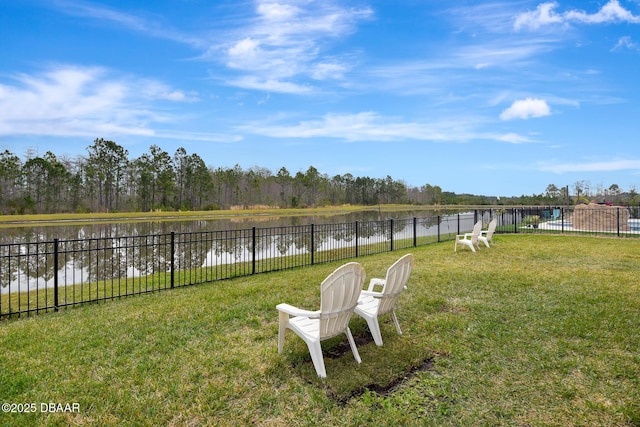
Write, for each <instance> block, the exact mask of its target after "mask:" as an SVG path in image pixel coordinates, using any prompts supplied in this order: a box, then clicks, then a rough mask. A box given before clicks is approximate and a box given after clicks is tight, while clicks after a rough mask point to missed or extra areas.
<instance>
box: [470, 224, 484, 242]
mask: <svg viewBox="0 0 640 427" xmlns="http://www.w3.org/2000/svg"><path fill="white" fill-rule="evenodd" d="M481 232H482V220H480V221H478V222H476V224H475V225H474V226H473V231H472V232H471V243H472V244H473V245H477V244H478V236H479V235H480V233H481Z"/></svg>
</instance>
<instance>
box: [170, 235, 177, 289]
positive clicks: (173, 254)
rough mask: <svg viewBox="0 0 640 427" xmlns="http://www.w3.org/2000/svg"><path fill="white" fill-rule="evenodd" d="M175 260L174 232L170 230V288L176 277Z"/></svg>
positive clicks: (173, 284)
mask: <svg viewBox="0 0 640 427" xmlns="http://www.w3.org/2000/svg"><path fill="white" fill-rule="evenodd" d="M175 260H176V232H175V231H172V232H171V264H170V265H171V266H170V274H171V289H173V287H174V286H175V283H176V278H175V272H176V267H175Z"/></svg>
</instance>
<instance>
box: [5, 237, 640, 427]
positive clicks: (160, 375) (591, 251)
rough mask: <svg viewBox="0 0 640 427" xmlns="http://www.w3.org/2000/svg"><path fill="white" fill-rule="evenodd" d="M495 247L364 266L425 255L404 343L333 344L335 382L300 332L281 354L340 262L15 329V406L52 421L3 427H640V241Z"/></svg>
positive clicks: (356, 330)
mask: <svg viewBox="0 0 640 427" xmlns="http://www.w3.org/2000/svg"><path fill="white" fill-rule="evenodd" d="M494 241H495V242H496V245H495V247H493V248H491V249H486V248H483V249H481V250H480V251H479V252H478V253H476V254H473V253H471V252H470V251H468V250H463V251H459V252H458V253H454V252H453V242H447V243H439V244H433V245H428V246H424V247H420V248H414V249H412V250H410V251H408V250H403V251H397V252H393V253H387V254H382V255H373V256H367V257H362V258H359V259H358V260H357V261H359V262H360V263H361V264H362V265H363V266H364V267H365V269H366V271H367V276H368V277H383V275H384V272H385V270H386V268H387V267H388V266H389V265H390V264H391V263H393V262H394V261H395V260H396V259H397V258H399V257H400V256H402V255H403V254H405V253H407V252H412V253H413V254H414V255H415V257H416V264H415V268H414V272H413V274H412V277H411V279H410V280H409V284H408V287H409V289H408V290H407V291H405V293H403V295H402V296H401V299H400V302H399V307H398V309H397V315H398V319H399V321H400V324H401V326H402V328H403V332H404V335H402V336H399V335H397V334H396V332H395V328H394V326H393V323H392V322H391V321H390V319H385V320H383V321H382V322H381V329H382V337H383V340H384V346H383V347H377V346H376V345H375V344H374V343H373V340H372V338H371V337H370V335H369V333H368V330H367V326H366V323H365V322H364V320H362V319H360V318H357V317H354V318H353V319H352V321H351V329H352V332H353V334H354V336H355V338H356V341H357V342H358V349H359V351H360V355H361V357H362V364H361V365H358V364H357V363H356V361H355V360H354V358H353V355H352V354H351V352H350V350H349V346H348V344H347V342H346V338H344V337H337V338H335V339H332V340H329V341H325V342H323V349H324V354H325V363H326V368H327V375H328V378H327V379H325V380H321V379H319V378H318V377H317V376H316V374H315V370H314V368H313V365H312V363H311V359H310V357H309V352H308V350H307V348H306V345H305V344H304V342H303V341H302V340H301V339H300V338H299V337H297V336H296V335H295V334H294V333H292V332H291V331H288V332H287V339H286V341H285V350H284V353H283V354H281V355H280V354H278V353H277V330H278V314H277V312H276V310H275V306H276V304H278V303H281V302H288V303H290V304H293V305H296V306H298V307H304V308H309V309H316V308H317V307H318V304H319V284H320V282H321V281H322V280H323V279H324V277H326V276H327V275H328V274H329V273H331V272H332V271H333V270H334V269H335V268H336V267H338V266H339V265H340V264H341V262H338V263H331V264H325V265H319V266H313V267H305V268H299V269H293V270H288V271H284V272H278V273H267V274H259V275H255V276H253V277H248V278H238V279H232V280H226V281H220V282H215V283H210V284H206V285H200V286H196V287H190V288H181V289H176V290H173V291H166V292H160V293H156V294H150V295H143V296H135V297H131V298H125V299H122V300H116V301H109V302H106V303H101V304H95V305H86V306H82V307H79V308H74V309H66V310H61V311H60V312H58V313H49V314H43V315H38V316H32V317H30V318H21V319H16V320H5V321H2V322H0V366H1V367H2V369H0V401H1V402H3V403H15V404H16V405H14V406H13V409H16V410H20V409H22V410H24V409H25V407H23V406H21V405H19V404H31V403H35V405H33V406H28V407H26V408H34V407H35V409H36V411H35V412H34V413H11V412H2V413H0V425H2V426H4V425H10V426H34V425H101V426H110V425H113V426H116V425H117V426H122V425H140V426H159V425H165V426H166V425H175V426H199V425H230V426H231V425H263V426H266V425H275V426H290V425H319V424H322V425H372V426H373V425H376V426H377V425H416V426H424V425H433V426H442V425H492V426H493V425H513V426H554V425H557V426H567V425H581V426H589V425H592V426H634V425H636V426H637V425H640V277H639V276H638V272H640V241H638V240H637V239H608V238H593V237H575V236H546V235H544V236H543V235H498V236H494ZM345 262H346V261H345ZM42 403H45V407H47V408H49V406H47V405H46V404H48V403H55V404H62V406H61V407H58V409H64V405H66V404H69V406H68V407H67V409H71V410H72V412H66V413H65V412H51V411H47V412H44V413H43V412H42V411H41V409H43V408H42V406H41V404H42ZM74 404H77V405H76V406H72V405H74ZM9 409H11V408H9ZM76 409H77V410H76ZM74 410H75V412H74ZM3 411H5V406H3Z"/></svg>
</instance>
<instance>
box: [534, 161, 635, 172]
mask: <svg viewBox="0 0 640 427" xmlns="http://www.w3.org/2000/svg"><path fill="white" fill-rule="evenodd" d="M637 169H640V160H612V161H607V162H586V163H558V164H547V163H544V164H540V165H539V166H538V170H540V171H543V172H554V173H565V172H614V171H623V170H637Z"/></svg>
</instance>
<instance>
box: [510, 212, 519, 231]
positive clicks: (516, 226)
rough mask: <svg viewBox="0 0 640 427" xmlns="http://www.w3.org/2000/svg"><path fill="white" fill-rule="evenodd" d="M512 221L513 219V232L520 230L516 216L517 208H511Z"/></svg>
mask: <svg viewBox="0 0 640 427" xmlns="http://www.w3.org/2000/svg"><path fill="white" fill-rule="evenodd" d="M511 221H513V232H514V233H517V232H518V219H517V218H516V208H511Z"/></svg>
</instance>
